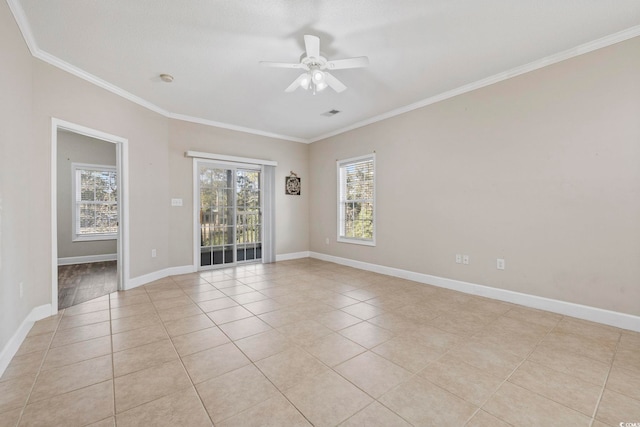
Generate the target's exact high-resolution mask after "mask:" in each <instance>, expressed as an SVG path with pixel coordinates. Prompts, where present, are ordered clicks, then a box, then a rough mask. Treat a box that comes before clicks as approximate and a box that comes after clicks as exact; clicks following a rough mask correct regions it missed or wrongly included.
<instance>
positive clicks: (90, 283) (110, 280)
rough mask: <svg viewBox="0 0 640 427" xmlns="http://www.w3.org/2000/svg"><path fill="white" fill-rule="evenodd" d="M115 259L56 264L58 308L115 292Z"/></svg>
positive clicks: (116, 283)
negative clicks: (86, 262) (87, 262)
mask: <svg viewBox="0 0 640 427" xmlns="http://www.w3.org/2000/svg"><path fill="white" fill-rule="evenodd" d="M116 271H117V269H116V261H105V262H93V263H89V264H73V265H61V266H58V309H59V310H62V309H63V308H67V307H71V306H72V305H76V304H80V303H82V302H85V301H89V300H92V299H94V298H98V297H101V296H103V295H107V294H110V293H111V292H115V291H116V289H117V285H118V282H117V275H116Z"/></svg>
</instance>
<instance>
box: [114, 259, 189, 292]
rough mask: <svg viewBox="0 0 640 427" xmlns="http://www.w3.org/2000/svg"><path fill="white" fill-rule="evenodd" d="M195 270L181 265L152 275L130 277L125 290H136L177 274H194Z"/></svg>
mask: <svg viewBox="0 0 640 427" xmlns="http://www.w3.org/2000/svg"><path fill="white" fill-rule="evenodd" d="M196 271H197V269H196V268H195V267H194V266H193V265H183V266H180V267H169V268H165V269H164V270H158V271H154V272H153V273H149V274H144V275H142V276H138V277H132V278H131V279H129V280H127V282H126V284H125V290H129V289H133V288H137V287H138V286H142V285H146V284H147V283H151V282H153V281H154V280H160V279H164V278H165V277H169V276H175V275H178V274H188V273H195V272H196Z"/></svg>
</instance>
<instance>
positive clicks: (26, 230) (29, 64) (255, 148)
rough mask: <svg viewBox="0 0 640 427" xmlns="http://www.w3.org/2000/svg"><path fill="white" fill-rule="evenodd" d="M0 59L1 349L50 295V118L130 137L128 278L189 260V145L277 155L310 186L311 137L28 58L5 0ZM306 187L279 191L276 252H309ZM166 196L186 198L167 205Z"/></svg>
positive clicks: (283, 170)
mask: <svg viewBox="0 0 640 427" xmlns="http://www.w3.org/2000/svg"><path fill="white" fill-rule="evenodd" d="M0 64H2V66H0V77H1V80H0V85H2V86H1V87H0V93H2V96H1V97H0V136H1V140H0V142H1V145H0V148H1V150H2V151H0V166H1V167H0V177H1V178H2V182H1V183H0V208H1V209H0V278H1V280H2V281H1V282H0V316H1V317H0V352H1V351H2V349H4V348H5V346H6V345H7V343H8V341H9V339H10V338H11V336H13V334H14V333H15V332H16V331H17V330H18V327H19V325H20V323H21V322H22V321H23V320H24V319H25V318H26V316H27V315H28V313H29V312H30V311H31V310H32V309H33V308H35V307H37V306H41V305H45V304H49V303H51V282H52V277H51V271H52V265H51V263H52V260H51V244H52V242H51V182H50V177H51V119H52V118H54V117H55V118H58V119H62V120H65V121H68V122H71V123H75V124H78V125H82V126H85V127H88V128H91V129H95V130H99V131H102V132H106V133H108V134H112V135H116V136H118V137H122V138H126V139H127V140H128V154H129V168H128V170H127V171H125V172H126V173H127V179H128V182H129V218H130V221H129V236H130V260H131V262H130V277H132V278H135V277H139V276H142V275H145V274H150V273H155V272H158V271H161V270H163V269H166V268H169V267H179V266H184V265H192V264H193V260H192V256H193V255H192V254H193V249H192V228H191V227H192V221H193V218H192V211H191V210H192V208H191V206H192V204H191V203H192V201H191V179H192V178H191V177H192V173H191V162H190V160H187V159H185V158H184V157H183V152H184V151H185V150H188V149H192V150H201V151H209V152H214V153H221V154H230V155H236V156H243V157H254V158H266V159H273V160H277V161H278V162H279V166H278V169H277V179H278V180H279V181H280V182H281V185H282V186H283V185H284V184H283V181H284V176H285V175H287V174H288V173H289V170H294V171H296V172H297V173H299V174H300V175H301V176H302V177H303V185H306V184H307V182H305V180H304V178H305V177H306V176H307V174H308V157H307V154H308V146H307V145H304V144H299V143H293V142H288V141H279V140H276V139H271V138H265V137H259V136H255V135H249V134H245V133H240V132H234V131H227V130H223V129H215V128H210V127H206V126H203V125H194V124H188V123H181V122H178V121H172V120H169V119H167V118H166V117H163V116H161V115H159V114H157V113H154V112H152V111H150V110H148V109H146V108H143V107H141V106H139V105H136V104H134V103H132V102H130V101H127V100H126V99H124V98H122V97H120V96H118V95H115V94H113V93H110V92H107V91H105V90H103V89H100V88H98V87H96V86H95V85H92V84H90V83H88V82H86V81H84V80H81V79H79V78H77V77H75V76H73V75H71V74H69V73H67V72H65V71H62V70H60V69H58V68H55V67H53V66H51V65H48V64H46V63H44V62H42V61H40V60H37V59H35V58H33V57H32V56H31V55H30V53H29V51H28V49H27V47H26V45H25V43H24V41H23V39H22V36H21V34H20V32H19V30H18V28H17V25H16V23H15V21H14V19H13V16H12V15H11V12H10V11H9V9H8V7H7V4H6V3H5V2H0ZM26 165H28V166H29V171H28V173H27V172H26V171H25V166H26ZM282 188H283V187H282ZM306 188H307V187H303V191H305V192H307V194H305V195H303V196H301V197H292V196H287V197H285V196H284V194H282V193H283V192H284V189H282V192H281V193H280V194H278V195H277V198H276V203H277V205H278V206H277V213H276V215H277V227H278V229H277V235H276V236H277V237H276V238H277V253H278V254H284V253H291V252H298V251H306V250H308V234H309V233H308V199H307V197H308V191H307V190H306ZM172 197H182V198H183V199H184V200H185V206H184V207H183V208H172V207H171V206H170V200H171V198H172ZM152 249H156V250H157V257H156V258H151V250H152ZM34 260H35V261H34ZM21 282H23V283H24V297H23V298H20V296H19V292H18V289H19V284H20V283H21Z"/></svg>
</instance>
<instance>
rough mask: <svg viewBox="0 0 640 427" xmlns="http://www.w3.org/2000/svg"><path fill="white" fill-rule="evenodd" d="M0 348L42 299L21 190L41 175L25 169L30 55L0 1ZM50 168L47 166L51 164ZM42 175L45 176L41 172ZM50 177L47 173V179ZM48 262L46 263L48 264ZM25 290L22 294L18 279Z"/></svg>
mask: <svg viewBox="0 0 640 427" xmlns="http://www.w3.org/2000/svg"><path fill="white" fill-rule="evenodd" d="M0 64H2V65H0V94H1V95H0V351H2V349H3V348H4V347H5V345H6V344H7V342H8V341H9V339H10V338H11V336H12V335H13V334H14V333H15V331H16V330H17V329H18V327H19V325H20V323H21V322H22V321H23V319H24V318H25V317H26V316H27V314H28V313H29V312H30V311H31V309H32V308H33V307H35V306H37V305H38V304H39V299H38V298H36V297H35V296H34V294H35V293H36V292H37V291H38V289H40V287H39V283H38V281H37V278H38V277H37V275H36V274H34V270H36V269H34V268H33V263H34V262H35V263H38V264H39V263H40V260H37V259H30V258H29V256H28V255H29V248H30V246H31V245H32V242H34V241H37V240H38V239H39V236H38V234H37V233H34V231H33V229H32V228H31V227H30V224H31V223H32V222H33V221H35V220H37V215H36V214H35V212H34V210H33V209H32V207H33V205H34V200H33V198H32V197H31V196H30V195H29V194H28V193H26V192H24V191H23V190H24V189H25V188H30V187H31V186H32V185H33V184H34V183H35V181H36V180H37V179H38V178H39V177H37V176H33V175H32V174H27V173H25V167H26V166H27V165H31V158H32V155H33V153H34V152H35V144H34V141H33V132H32V126H31V99H32V88H31V79H32V58H31V55H30V54H29V51H28V50H27V47H26V45H25V43H24V41H23V39H22V35H21V34H20V31H19V30H18V27H17V25H16V23H15V21H14V19H13V16H12V15H11V13H10V12H9V9H8V8H7V4H6V2H0ZM47 170H48V168H47ZM40 178H41V177H40ZM46 182H48V178H47V181H46ZM45 268H46V267H45ZM20 282H23V283H24V290H25V296H24V297H23V298H20V294H19V285H20Z"/></svg>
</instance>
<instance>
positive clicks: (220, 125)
mask: <svg viewBox="0 0 640 427" xmlns="http://www.w3.org/2000/svg"><path fill="white" fill-rule="evenodd" d="M165 116H167V117H169V118H171V119H176V120H182V121H183V122H191V123H198V124H201V125H205V126H213V127H217V128H223V129H229V130H234V131H238V132H245V133H250V134H253V135H260V136H266V137H269V138H276V139H284V140H287V141H293V142H301V143H303V144H309V143H310V142H311V141H310V140H308V139H304V138H297V137H295V136H289V135H281V134H278V133H273V132H267V131H263V130H259V129H252V128H247V127H244V126H238V125H232V124H229V123H222V122H216V121H214V120H208V119H202V118H199V117H193V116H187V115H184V114H176V113H168V114H165Z"/></svg>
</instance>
